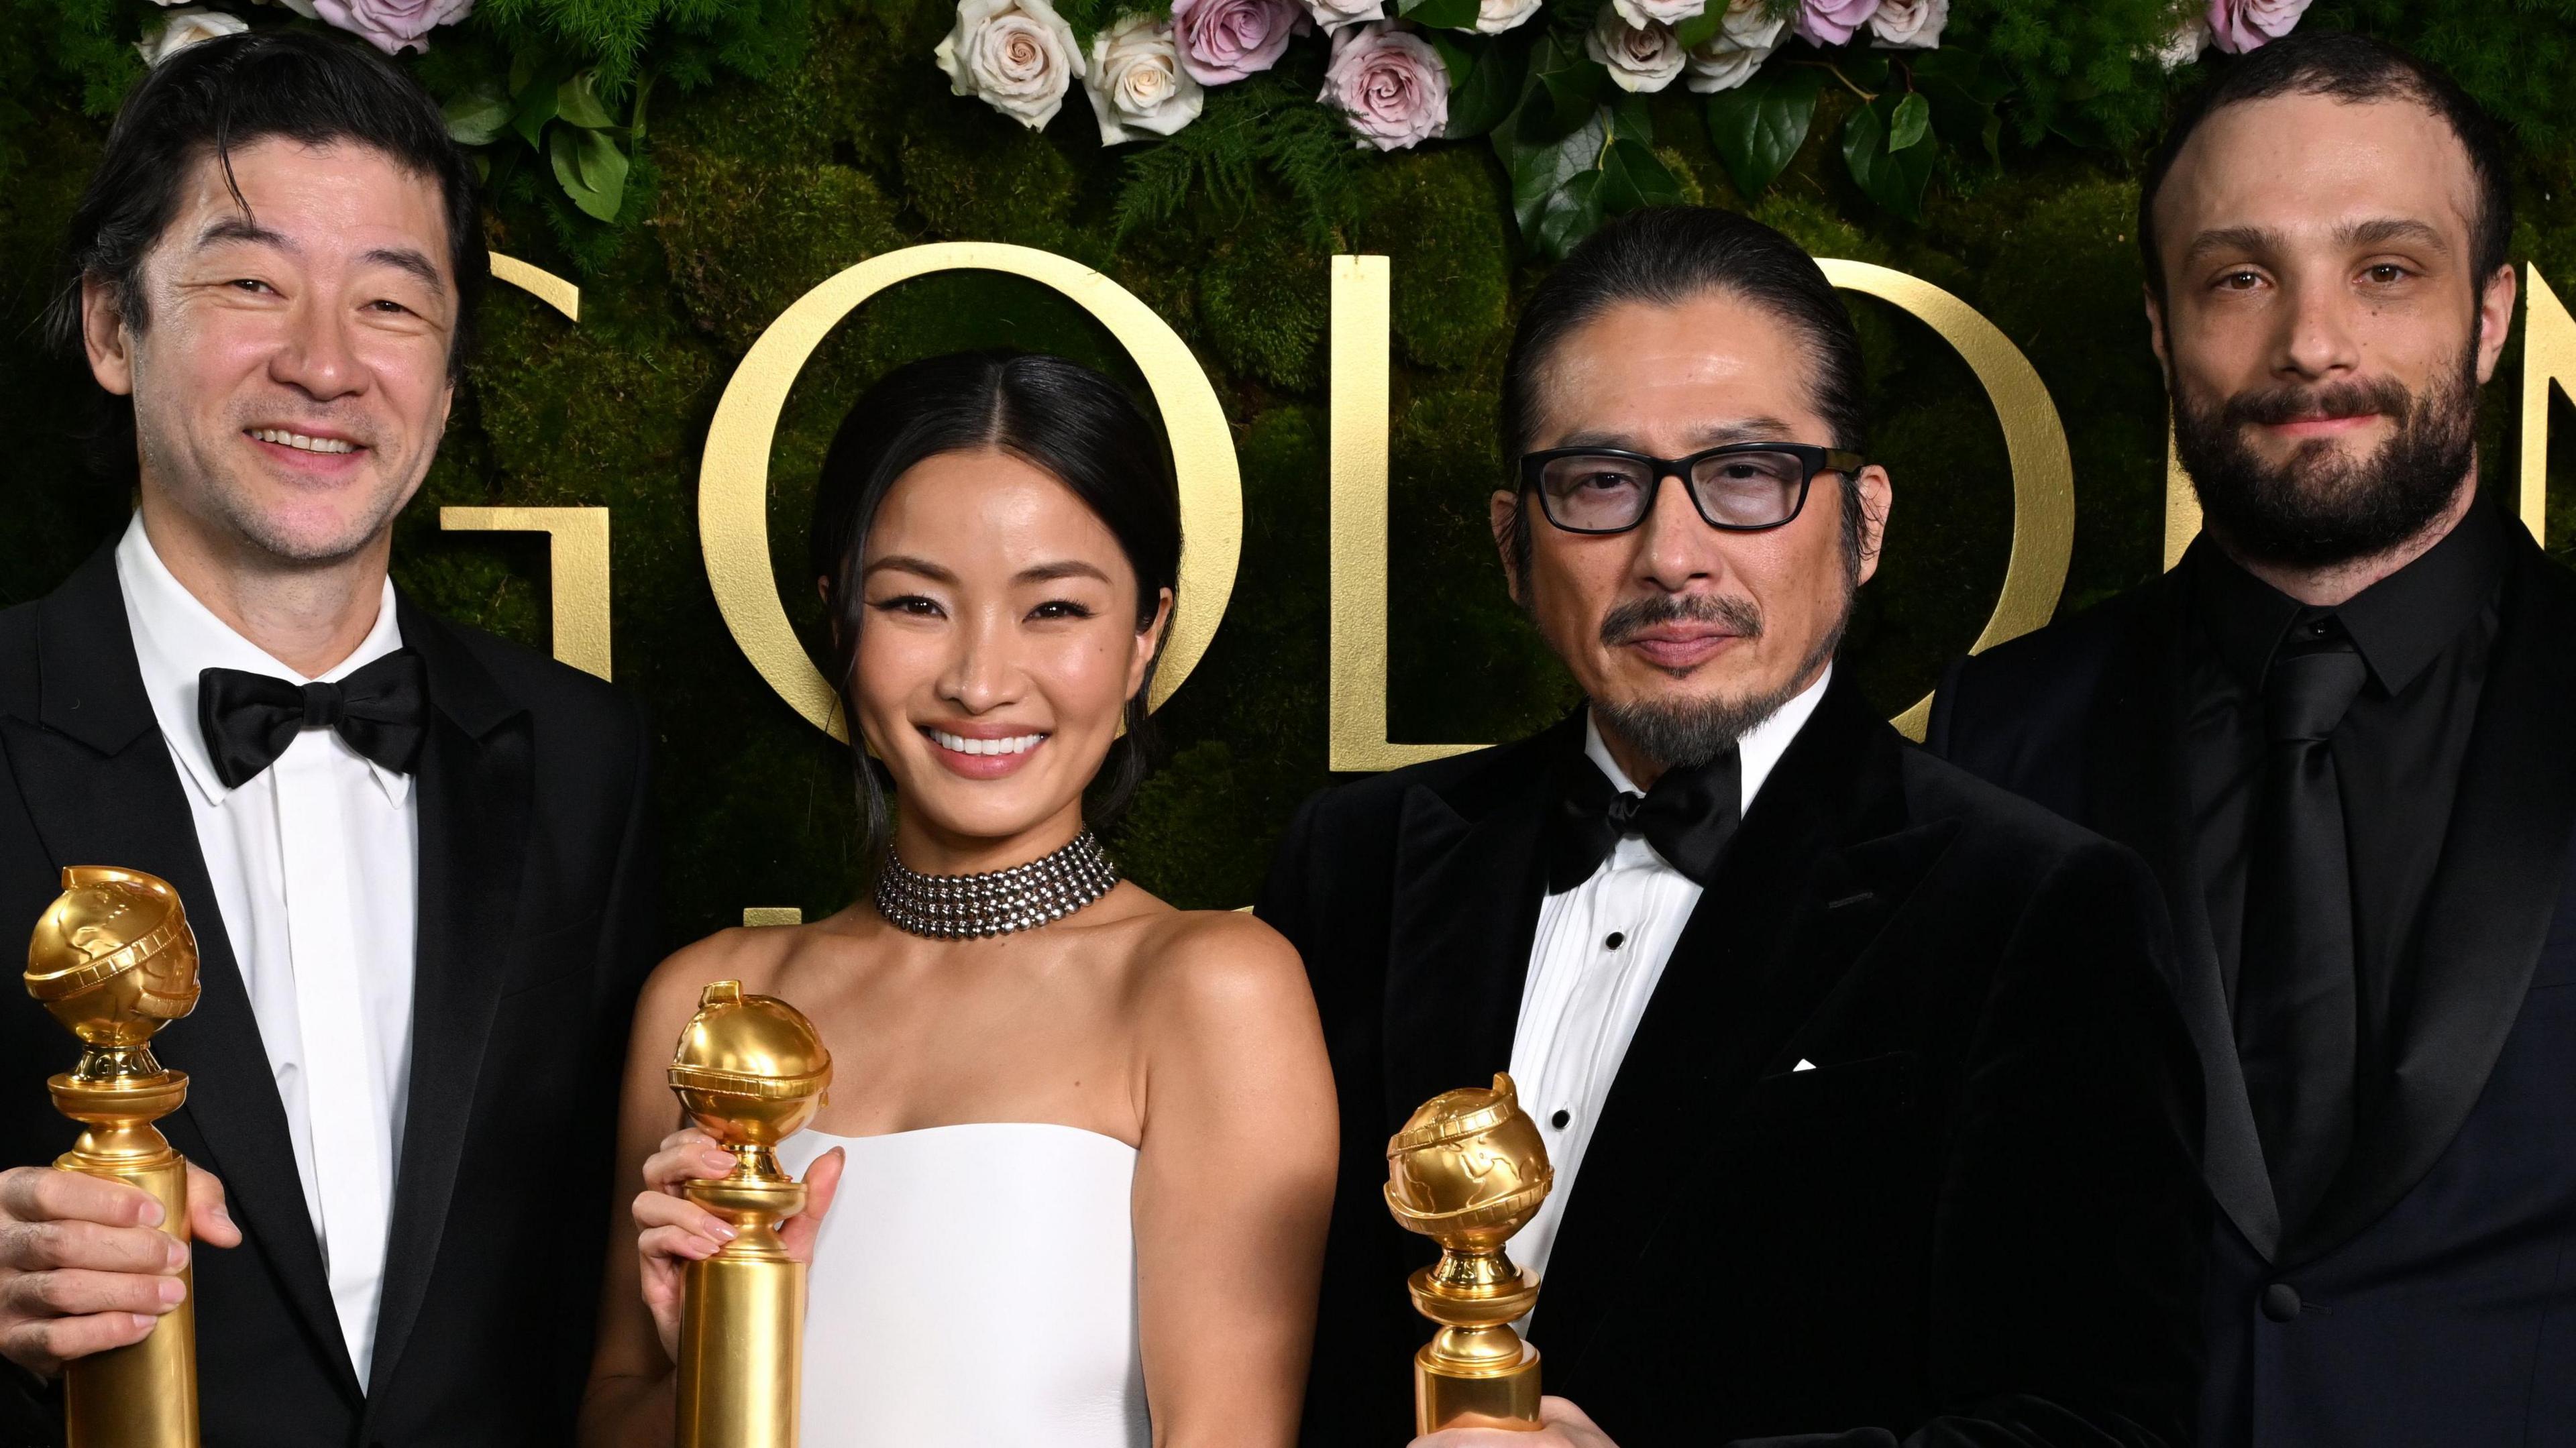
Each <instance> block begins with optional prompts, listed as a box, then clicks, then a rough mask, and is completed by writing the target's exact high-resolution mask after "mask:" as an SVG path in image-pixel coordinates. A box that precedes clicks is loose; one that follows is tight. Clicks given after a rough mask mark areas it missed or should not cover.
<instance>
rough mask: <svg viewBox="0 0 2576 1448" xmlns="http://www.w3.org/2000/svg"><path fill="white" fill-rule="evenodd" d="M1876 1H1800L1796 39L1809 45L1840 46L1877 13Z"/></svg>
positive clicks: (1877, 1)
mask: <svg viewBox="0 0 2576 1448" xmlns="http://www.w3.org/2000/svg"><path fill="white" fill-rule="evenodd" d="M1878 3H1879V0H1800V3H1799V6H1798V38H1799V39H1801V40H1804V41H1806V42H1807V43H1808V44H1810V45H1841V44H1844V43H1845V42H1847V41H1849V40H1850V39H1851V38H1852V32H1853V31H1855V30H1858V29H1860V28H1861V27H1862V26H1864V25H1867V24H1868V23H1869V17H1871V16H1872V15H1875V14H1877V13H1878Z"/></svg>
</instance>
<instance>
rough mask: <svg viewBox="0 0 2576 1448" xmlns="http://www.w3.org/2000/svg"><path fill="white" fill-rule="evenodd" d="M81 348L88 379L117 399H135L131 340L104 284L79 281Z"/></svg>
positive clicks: (96, 280) (92, 277) (111, 291)
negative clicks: (85, 353)
mask: <svg viewBox="0 0 2576 1448" xmlns="http://www.w3.org/2000/svg"><path fill="white" fill-rule="evenodd" d="M80 286H81V347H82V349H83V350H84V351H86V352H87V353H88V354H89V375H90V376H92V377H95V378H97V379H98V385H99V386H101V387H104V388H106V389H107V390H108V391H110V392H112V393H114V394H116V395H117V396H119V397H131V396H133V395H134V338H133V337H132V335H131V334H129V333H128V332H127V331H126V329H125V312H124V309H123V308H121V307H119V306H117V304H116V295H115V291H114V289H113V288H111V287H110V286H109V285H108V284H107V282H106V280H105V279H104V278H102V277H98V276H95V275H90V276H83V277H82V278H81V284H80Z"/></svg>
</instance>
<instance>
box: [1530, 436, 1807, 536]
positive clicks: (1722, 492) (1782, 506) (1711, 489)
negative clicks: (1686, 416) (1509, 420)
mask: <svg viewBox="0 0 2576 1448" xmlns="http://www.w3.org/2000/svg"><path fill="white" fill-rule="evenodd" d="M1654 472H1655V469H1654V465H1653V464H1651V463H1645V462H1640V461H1638V460H1637V459H1635V458H1624V457H1618V456H1615V455H1612V454H1607V453H1579V454H1574V455H1571V456H1567V457H1560V458H1550V459H1549V460H1548V461H1547V462H1546V464H1545V465H1544V466H1543V467H1542V468H1541V470H1540V473H1539V496H1540V501H1541V502H1543V503H1545V504H1546V505H1547V515H1548V517H1549V518H1551V519H1553V520H1554V521H1555V522H1556V524H1557V526H1558V527H1561V528H1577V529H1583V530H1586V531H1592V530H1601V531H1616V530H1618V529H1623V528H1633V527H1635V526H1636V525H1637V524H1638V522H1639V521H1641V520H1642V519H1643V518H1644V517H1645V513H1646V508H1647V504H1648V500H1649V499H1651V498H1652V497H1653V496H1654V490H1655V478H1654ZM1806 481H1807V472H1806V465H1805V464H1804V462H1802V461H1801V460H1800V459H1799V457H1798V455H1797V454H1795V453H1772V452H1742V453H1721V454H1719V455H1718V456H1716V457H1707V458H1701V459H1700V460H1699V461H1698V462H1697V463H1695V464H1693V465H1692V468H1691V477H1690V487H1691V494H1692V496H1693V497H1694V498H1695V499H1696V500H1697V501H1698V503H1699V511H1700V514H1701V516H1702V517H1704V518H1706V519H1708V521H1710V522H1712V523H1717V524H1720V525H1722V526H1725V527H1730V528H1769V527H1774V526H1777V525H1779V524H1781V523H1785V522H1787V521H1788V520H1789V519H1790V518H1791V517H1793V516H1795V514H1796V513H1797V510H1798V495H1799V490H1800V489H1801V488H1803V487H1804V486H1805V485H1806Z"/></svg>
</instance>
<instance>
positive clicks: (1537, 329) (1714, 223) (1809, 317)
mask: <svg viewBox="0 0 2576 1448" xmlns="http://www.w3.org/2000/svg"><path fill="white" fill-rule="evenodd" d="M1710 292H1723V293H1726V294H1728V295H1731V296H1735V297H1740V298H1742V299H1743V300H1744V301H1746V302H1749V303H1751V304H1753V305H1754V306H1757V307H1760V308H1762V309H1763V310H1764V311H1767V312H1769V313H1771V314H1772V315H1773V316H1776V317H1778V318H1779V319H1780V320H1781V321H1782V322H1785V323H1787V324H1788V326H1789V327H1790V328H1791V329H1792V330H1794V331H1796V332H1799V333H1803V334H1804V336H1805V339H1806V342H1807V356H1808V358H1809V372H1810V375H1809V377H1808V385H1809V389H1810V391H1811V392H1812V394H1813V396H1812V401H1813V403H1814V406H1815V409H1816V411H1817V412H1818V413H1820V414H1822V415H1823V417H1824V419H1825V428H1826V430H1827V431H1828V432H1829V433H1831V434H1832V436H1830V437H1828V438H1826V439H1825V441H1826V442H1828V443H1829V444H1831V445H1832V446H1834V447H1838V448H1844V449H1847V450H1849V451H1852V452H1864V451H1866V450H1867V448H1868V434H1869V418H1868V408H1867V403H1866V400H1865V398H1866V392H1867V389H1866V386H1865V384H1864V380H1863V379H1864V376H1865V373H1864V371H1863V367H1862V362H1861V352H1860V332H1859V330H1858V329H1857V328H1855V327H1854V326H1853V325H1852V319H1851V311H1850V309H1849V308H1847V307H1845V306H1844V305H1843V299H1842V296H1841V294H1840V293H1838V292H1836V291H1835V290H1834V284H1833V283H1832V282H1829V281H1827V280H1825V272H1824V268H1822V267H1820V266H1817V265H1816V259H1815V258H1814V257H1812V256H1809V255H1808V254H1807V253H1806V250H1805V249H1804V248H1802V247H1800V246H1799V245H1798V244H1797V243H1796V242H1794V241H1791V240H1790V239H1789V238H1788V237H1786V236H1783V235H1781V234H1780V233H1779V232H1777V231H1774V230H1773V229H1771V228H1770V227H1768V226H1765V225H1763V224H1762V223H1761V222H1758V221H1755V220H1754V219H1753V218H1751V217H1749V216H1742V215H1738V214H1737V213H1735V212H1732V211H1720V210H1718V209H1716V208H1715V207H1708V206H1649V207H1645V208H1642V209H1640V210H1637V211H1632V212H1629V213H1628V214H1627V215H1625V216H1622V217H1619V218H1618V219H1617V220H1614V221H1612V222H1610V223H1609V224H1607V225H1605V226H1603V227H1602V228H1601V229H1600V230H1598V231H1595V232H1593V233H1592V235H1590V236H1589V237H1586V238H1585V239H1584V240H1583V242H1582V244H1580V245H1578V246H1577V247H1575V248H1574V250H1573V251H1572V252H1571V253H1570V254H1568V255H1567V257H1566V258H1565V260H1564V261H1563V262H1560V263H1558V265H1557V266H1556V267H1555V269H1554V270H1552V271H1550V272H1548V274H1547V275H1546V276H1544V277H1541V278H1540V279H1539V283H1538V286H1537V287H1536V288H1535V289H1534V290H1532V291H1531V293H1530V296H1529V300H1528V302H1527V303H1525V304H1524V305H1523V306H1522V308H1521V315H1520V321H1519V323H1518V324H1517V325H1515V326H1514V327H1513V328H1512V345H1511V350H1510V351H1509V352H1507V353H1506V354H1505V355H1504V358H1503V405H1502V443H1503V461H1504V463H1505V465H1506V466H1510V467H1514V468H1515V469H1517V464H1518V461H1519V459H1520V457H1521V455H1522V454H1523V453H1526V452H1528V451H1529V450H1530V444H1531V442H1532V441H1533V440H1534V439H1535V438H1536V436H1537V433H1538V426H1539V418H1540V416H1541V413H1542V411H1543V410H1544V408H1545V406H1546V398H1545V397H1544V396H1543V392H1544V389H1545V385H1546V380H1547V379H1546V374H1547V366H1548V363H1549V362H1550V360H1552V359H1553V357H1554V356H1555V353H1556V350H1557V348H1558V347H1559V346H1561V345H1563V343H1564V341H1565V339H1566V337H1567V336H1568V335H1570V334H1571V333H1573V332H1574V331H1575V330H1576V329H1577V328H1579V327H1581V326H1583V325H1584V324H1585V323H1587V322H1589V321H1591V320H1592V319H1593V318H1595V317H1598V316H1600V315H1601V314H1602V313H1603V312H1605V311H1608V310H1609V309H1610V308H1611V307H1613V306H1616V305H1618V304H1619V303H1621V302H1646V303H1649V304H1652V305H1656V306H1676V305H1679V304H1680V303H1683V302H1686V301H1689V300H1691V299H1693V298H1695V297H1700V296H1704V295H1706V294H1708V293H1710ZM1797 441H1812V439H1797ZM1843 532H1844V548H1845V551H1846V552H1847V553H1849V554H1851V555H1852V556H1853V557H1854V558H1857V556H1858V554H1859V548H1860V479H1859V478H1857V477H1854V476H1851V475H1849V474H1845V475H1844V476H1843ZM1512 551H1513V559H1514V565H1515V568H1516V569H1517V570H1518V571H1520V572H1521V573H1524V574H1526V573H1527V571H1528V565H1529V509H1527V508H1523V509H1521V510H1520V513H1519V516H1518V520H1517V521H1516V522H1515V524H1514V526H1513V536H1512Z"/></svg>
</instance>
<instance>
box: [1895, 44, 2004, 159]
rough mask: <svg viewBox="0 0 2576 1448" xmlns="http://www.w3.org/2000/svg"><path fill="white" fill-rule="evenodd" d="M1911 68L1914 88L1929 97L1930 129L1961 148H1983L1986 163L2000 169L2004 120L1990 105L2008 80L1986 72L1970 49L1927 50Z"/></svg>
mask: <svg viewBox="0 0 2576 1448" xmlns="http://www.w3.org/2000/svg"><path fill="white" fill-rule="evenodd" d="M1913 70H1914V88H1915V89H1916V90H1918V91H1920V92H1922V93H1923V95H1924V96H1925V97H1926V98H1928V99H1929V100H1930V101H1931V102H1932V129H1933V132H1934V133H1935V134H1937V135H1939V136H1940V137H1941V139H1943V140H1945V141H1947V142H1949V143H1950V144H1951V145H1952V146H1953V147H1956V148H1957V149H1958V150H1960V151H1961V152H1964V153H1973V152H1978V151H1982V152H1984V153H1985V157H1986V164H1987V165H1988V166H1989V167H1992V168H1994V169H1997V170H2000V169H2002V167H2003V164H2004V154H2003V135H2004V122H2003V117H2002V116H2001V115H2000V114H1999V113H1998V112H1997V111H1996V109H1995V107H1996V104H1997V103H1998V102H2000V101H2001V100H2002V99H2003V98H2004V97H2005V96H2007V95H2010V94H2011V93H2012V86H2011V84H2010V83H2009V82H2006V81H2004V80H2001V79H1999V78H1997V77H1996V76H1994V75H1991V74H1988V73H1987V72H1986V71H1985V69H1984V66H1983V63H1982V62H1981V61H1980V60H1979V59H1978V58H1977V56H1976V54H1975V52H1973V51H1965V50H1928V51H1925V52H1924V53H1923V54H1921V55H1920V56H1918V57H1916V58H1915V61H1914V66H1913Z"/></svg>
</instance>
